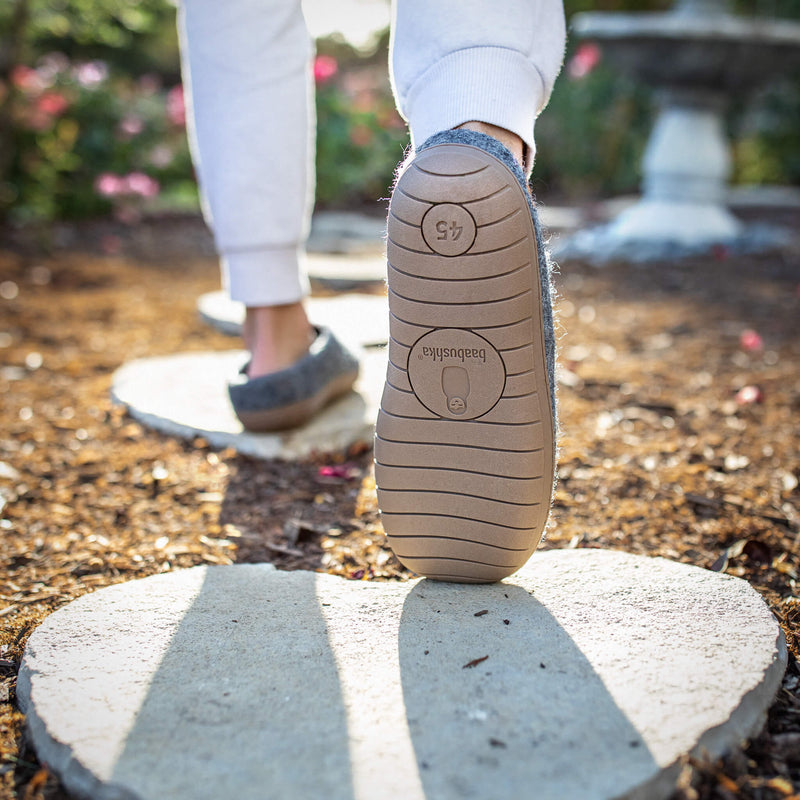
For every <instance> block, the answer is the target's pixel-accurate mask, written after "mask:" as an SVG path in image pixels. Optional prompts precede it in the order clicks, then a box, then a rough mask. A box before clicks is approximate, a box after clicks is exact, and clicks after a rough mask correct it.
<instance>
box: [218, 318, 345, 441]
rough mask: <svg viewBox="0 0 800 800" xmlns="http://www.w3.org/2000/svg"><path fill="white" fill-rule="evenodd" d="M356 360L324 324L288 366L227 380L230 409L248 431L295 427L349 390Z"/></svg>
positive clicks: (262, 431) (244, 374)
mask: <svg viewBox="0 0 800 800" xmlns="http://www.w3.org/2000/svg"><path fill="white" fill-rule="evenodd" d="M357 378H358V359H357V358H356V357H355V356H354V355H353V354H352V353H351V352H350V351H349V350H348V349H347V348H346V347H345V346H344V345H343V344H342V343H341V342H340V341H339V340H338V339H337V338H336V337H335V336H334V335H333V333H331V331H330V330H328V329H327V328H317V338H316V339H315V340H314V342H313V343H312V345H311V347H310V348H309V350H308V353H306V355H304V356H303V357H302V358H301V359H300V360H299V361H297V362H296V363H295V364H292V366H291V367H287V368H286V369H283V370H281V371H280V372H273V373H271V374H269V375H262V376H260V377H258V378H248V377H247V375H246V373H245V372H244V371H243V373H241V374H240V377H239V378H238V379H237V380H235V381H232V382H231V383H229V384H228V394H229V395H230V398H231V403H232V405H233V410H234V411H235V412H236V416H237V417H238V418H239V420H240V421H241V423H242V425H244V427H245V428H247V430H249V431H254V432H257V433H264V432H267V431H279V430H284V429H286V428H296V427H298V426H300V425H303V424H304V423H305V422H308V420H309V419H311V417H313V416H314V415H315V414H316V413H317V412H318V411H319V410H320V409H322V408H323V407H324V406H326V405H327V404H328V403H330V402H331V401H332V400H334V399H335V398H337V397H339V396H340V395H343V394H344V393H345V392H348V391H350V389H352V388H353V384H354V383H355V382H356V379H357Z"/></svg>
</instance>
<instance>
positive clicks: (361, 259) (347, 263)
mask: <svg viewBox="0 0 800 800" xmlns="http://www.w3.org/2000/svg"><path fill="white" fill-rule="evenodd" d="M381 248H383V243H382V242H381ZM307 268H308V277H309V279H310V280H311V281H312V283H318V284H319V285H320V286H323V287H325V288H328V289H336V290H338V291H352V290H354V289H360V288H364V287H368V286H369V287H371V286H374V285H375V284H376V283H383V282H384V281H385V280H386V256H385V254H384V253H383V250H381V252H380V253H375V254H372V255H367V256H358V257H356V256H351V255H346V256H342V255H331V254H330V253H309V254H308V262H307Z"/></svg>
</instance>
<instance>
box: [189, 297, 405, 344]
mask: <svg viewBox="0 0 800 800" xmlns="http://www.w3.org/2000/svg"><path fill="white" fill-rule="evenodd" d="M197 311H198V313H199V314H200V317H201V318H202V319H203V320H204V321H205V322H207V323H208V324H209V325H211V326H212V327H214V328H216V329H217V330H219V331H222V333H226V334H228V335H229V336H240V335H241V332H242V323H243V322H244V304H243V303H237V302H235V301H233V300H231V299H230V298H229V297H228V294H227V292H207V293H206V294H203V295H200V297H199V298H198V300H197ZM308 315H309V317H310V319H311V321H312V322H313V323H315V324H317V325H324V326H326V327H328V328H330V329H331V330H332V331H333V332H334V333H335V334H336V335H337V336H338V337H339V338H340V339H341V340H342V341H345V342H347V343H348V344H351V345H360V346H362V347H374V346H378V345H385V344H386V343H387V342H388V341H389V300H388V298H387V297H386V296H385V295H370V294H345V295H339V296H337V297H310V298H309V299H308Z"/></svg>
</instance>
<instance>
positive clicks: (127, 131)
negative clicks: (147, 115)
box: [118, 114, 144, 139]
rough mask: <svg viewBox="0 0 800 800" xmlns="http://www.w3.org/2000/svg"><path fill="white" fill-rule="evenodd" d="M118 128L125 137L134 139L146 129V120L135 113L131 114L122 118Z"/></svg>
mask: <svg viewBox="0 0 800 800" xmlns="http://www.w3.org/2000/svg"><path fill="white" fill-rule="evenodd" d="M118 130H119V132H120V133H121V134H122V136H123V138H125V139H132V138H133V137H134V136H138V135H139V134H140V133H141V132H142V131H143V130H144V121H143V120H142V118H141V117H137V116H136V115H135V114H129V115H128V116H126V117H123V118H122V119H121V120H120V122H119V126H118Z"/></svg>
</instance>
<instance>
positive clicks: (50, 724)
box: [17, 550, 786, 800]
mask: <svg viewBox="0 0 800 800" xmlns="http://www.w3.org/2000/svg"><path fill="white" fill-rule="evenodd" d="M785 667H786V648H785V644H784V641H783V638H782V635H781V632H780V628H779V627H778V625H777V623H776V621H775V619H774V618H773V616H772V614H771V613H770V611H769V609H768V608H767V606H766V604H765V603H764V602H763V600H762V599H761V598H760V597H759V596H758V594H757V593H756V592H755V591H754V590H753V589H752V588H751V587H750V585H749V584H747V583H746V582H744V581H742V580H741V579H738V578H733V577H730V576H726V575H720V574H718V573H715V572H710V571H707V570H703V569H700V568H698V567H691V566H687V565H684V564H677V563H674V562H671V561H667V560H664V559H649V558H645V557H642V556H634V555H630V554H626V553H620V552H611V551H602V550H562V551H557V550H556V551H549V552H542V553H538V554H536V555H535V556H534V557H533V559H532V561H531V562H530V564H529V565H528V566H526V567H525V568H524V569H523V570H522V571H520V572H518V573H517V574H516V575H514V576H512V577H511V578H508V579H507V580H506V581H504V582H503V583H499V584H493V585H478V586H474V585H471V586H465V585H459V584H445V583H437V582H433V581H429V580H421V581H412V582H409V583H393V582H366V581H347V580H344V579H342V578H338V577H334V576H331V575H326V574H317V573H311V572H278V571H276V570H274V569H273V568H272V567H271V566H270V565H268V564H254V565H247V564H243V565H235V566H230V567H196V568H194V569H190V570H184V571H178V572H172V573H167V574H163V575H158V576H154V577H150V578H145V579H143V580H138V581H133V582H130V583H125V584H119V585H116V586H112V587H109V588H105V589H101V590H99V591H97V592H95V593H93V594H89V595H86V596H84V597H82V598H80V599H79V600H76V601H74V602H73V603H71V604H69V605H68V606H66V607H64V608H62V609H60V610H59V611H56V612H55V613H54V614H52V615H51V616H50V617H48V618H47V619H46V620H45V621H44V623H43V624H42V625H41V626H40V627H39V628H38V629H37V630H36V631H35V632H34V633H33V635H32V636H31V638H30V640H29V643H28V646H27V649H26V652H25V656H24V659H23V663H22V668H21V670H20V674H19V681H18V687H17V693H18V696H19V699H20V702H21V704H22V707H23V709H24V710H25V711H26V713H27V715H28V717H27V719H28V727H29V733H30V736H31V738H32V741H33V744H34V746H35V747H36V750H37V752H38V754H39V757H40V758H41V759H42V760H43V761H46V762H47V764H48V765H49V766H50V768H51V769H53V770H54V771H55V772H56V773H57V774H58V775H59V776H60V777H61V779H62V780H63V782H64V784H65V785H66V786H67V788H68V789H70V790H71V791H73V792H75V793H76V794H77V795H80V796H86V797H89V798H103V799H105V798H108V799H109V800H110V798H115V799H116V798H121V797H125V798H140V800H151V799H152V800H161V799H162V798H165V797H168V798H170V800H184V798H185V799H186V800H204V799H205V798H209V800H211V799H212V798H213V800H217V798H220V797H235V798H237V800H250V799H251V798H252V800H262V798H264V797H270V798H275V799H276V800H282V799H283V798H286V800H290V799H291V800H295V799H296V798H297V799H299V800H304V799H306V798H307V799H308V800H317V798H323V797H324V798H331V800H371V798H383V797H387V798H388V797H402V798H404V800H406V799H407V800H421V799H422V798H428V800H457V798H472V797H475V798H481V797H485V798H494V797H532V796H535V797H536V798H537V800H547V799H548V798H553V799H554V800H555V799H557V800H563V799H564V798H570V800H582V799H584V798H611V797H615V798H616V797H628V798H634V797H635V798H648V800H653V799H654V798H655V799H656V800H657V798H664V797H667V796H668V795H669V794H670V792H671V791H672V790H673V788H674V784H675V780H676V778H677V775H678V773H679V770H680V764H679V759H680V758H681V757H682V756H683V755H685V754H686V753H689V752H695V753H699V752H700V751H707V752H708V753H710V754H711V755H712V756H715V755H718V754H720V753H721V752H723V751H724V750H725V749H727V748H729V747H731V746H732V745H734V744H736V743H738V742H739V741H740V740H741V739H742V738H744V737H747V736H750V735H753V734H754V733H756V731H757V730H758V729H759V727H760V726H761V725H762V723H763V720H764V717H765V711H766V709H767V708H768V707H769V705H770V703H771V701H772V699H773V697H774V695H775V692H776V691H777V689H778V686H779V684H780V681H781V677H782V675H783V672H784V670H785Z"/></svg>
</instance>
